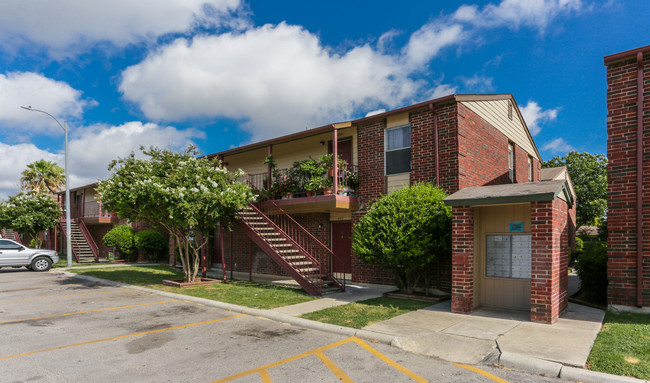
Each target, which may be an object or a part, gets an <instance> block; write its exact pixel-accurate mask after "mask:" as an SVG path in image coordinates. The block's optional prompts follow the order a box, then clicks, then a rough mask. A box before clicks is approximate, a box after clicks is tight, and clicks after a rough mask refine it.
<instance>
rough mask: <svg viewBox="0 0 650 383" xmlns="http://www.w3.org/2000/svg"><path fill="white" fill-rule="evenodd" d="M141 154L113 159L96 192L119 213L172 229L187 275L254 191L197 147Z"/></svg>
mask: <svg viewBox="0 0 650 383" xmlns="http://www.w3.org/2000/svg"><path fill="white" fill-rule="evenodd" d="M141 150H142V153H143V154H144V155H145V156H146V157H148V158H144V159H143V158H137V157H136V156H135V153H131V155H130V156H128V157H126V158H119V159H117V160H114V161H113V162H112V163H111V164H110V165H109V170H111V171H112V172H113V174H112V175H111V177H110V178H109V179H107V180H105V181H102V182H100V184H99V186H98V192H99V194H100V196H101V199H102V202H103V203H104V205H105V207H106V208H107V209H108V210H111V211H114V212H116V213H117V214H118V215H119V216H120V217H121V218H127V219H129V220H132V221H143V222H146V223H148V224H149V225H151V226H153V227H156V228H161V229H165V230H167V231H169V233H170V235H171V237H172V238H173V239H174V240H175V241H176V244H177V245H178V248H179V253H180V259H181V264H182V266H183V272H184V273H185V281H187V282H193V281H194V280H195V278H196V275H197V273H198V270H199V261H200V257H199V251H200V250H201V248H202V247H203V246H205V245H206V243H207V242H208V238H209V236H211V235H212V234H213V233H214V231H215V230H216V229H217V228H218V227H219V225H225V226H229V225H230V224H231V223H232V221H233V220H234V219H235V218H236V217H237V213H238V212H239V210H240V209H242V208H243V207H244V206H246V205H247V204H248V203H249V202H251V201H252V200H253V199H254V198H255V196H254V194H253V192H252V191H251V189H250V187H249V186H247V185H245V184H243V183H238V182H237V179H238V178H239V177H241V176H242V175H243V172H242V171H241V170H238V171H237V172H234V173H231V172H229V171H228V169H226V168H225V167H224V166H223V164H221V163H220V162H219V160H218V159H216V158H214V159H208V158H207V157H197V156H198V154H199V153H198V151H197V150H196V148H195V147H193V146H190V147H188V148H187V149H186V150H185V151H184V152H183V153H173V152H171V151H168V150H161V149H157V148H151V149H149V150H144V149H143V148H141Z"/></svg>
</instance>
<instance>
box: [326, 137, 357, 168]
mask: <svg viewBox="0 0 650 383" xmlns="http://www.w3.org/2000/svg"><path fill="white" fill-rule="evenodd" d="M338 152H339V157H341V159H342V160H343V161H345V162H347V163H348V165H352V137H349V138H344V139H342V140H339V145H338ZM328 153H330V154H331V153H333V148H332V141H330V142H329V150H328Z"/></svg>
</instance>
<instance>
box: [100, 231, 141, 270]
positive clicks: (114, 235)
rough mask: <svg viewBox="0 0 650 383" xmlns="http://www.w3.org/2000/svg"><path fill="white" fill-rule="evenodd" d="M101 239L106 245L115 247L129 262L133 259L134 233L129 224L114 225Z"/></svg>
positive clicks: (134, 249) (134, 247)
mask: <svg viewBox="0 0 650 383" xmlns="http://www.w3.org/2000/svg"><path fill="white" fill-rule="evenodd" d="M102 240H103V241H104V244H105V245H106V246H108V247H115V248H117V250H118V251H119V252H120V254H121V255H122V256H123V257H124V258H125V259H126V260H128V261H129V262H131V261H133V260H134V259H133V255H134V254H135V251H136V246H135V235H134V234H133V228H132V227H131V226H129V225H119V226H115V227H114V228H112V229H111V230H110V231H109V232H108V233H106V235H104V237H103V238H102Z"/></svg>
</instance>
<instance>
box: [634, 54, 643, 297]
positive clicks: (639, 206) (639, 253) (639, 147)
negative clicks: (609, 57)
mask: <svg viewBox="0 0 650 383" xmlns="http://www.w3.org/2000/svg"><path fill="white" fill-rule="evenodd" d="M636 68H637V78H636V84H637V85H636V87H637V91H636V93H637V97H636V305H637V306H639V307H642V306H643V184H642V183H643V52H639V53H637V55H636Z"/></svg>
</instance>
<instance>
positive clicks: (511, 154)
mask: <svg viewBox="0 0 650 383" xmlns="http://www.w3.org/2000/svg"><path fill="white" fill-rule="evenodd" d="M508 175H509V176H510V182H514V180H515V146H514V145H513V144H512V143H511V142H509V143H508Z"/></svg>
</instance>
